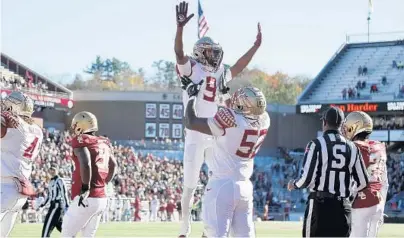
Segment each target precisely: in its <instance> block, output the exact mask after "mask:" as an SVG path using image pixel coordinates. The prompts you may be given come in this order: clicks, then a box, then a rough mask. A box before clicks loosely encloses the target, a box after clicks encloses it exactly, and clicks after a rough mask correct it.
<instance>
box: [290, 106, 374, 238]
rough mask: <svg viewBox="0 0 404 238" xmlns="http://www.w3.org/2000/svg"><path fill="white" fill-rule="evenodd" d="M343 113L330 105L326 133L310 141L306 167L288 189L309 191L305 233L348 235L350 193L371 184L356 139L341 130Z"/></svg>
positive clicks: (330, 235)
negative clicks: (345, 135) (351, 139)
mask: <svg viewBox="0 0 404 238" xmlns="http://www.w3.org/2000/svg"><path fill="white" fill-rule="evenodd" d="M343 120H344V113H343V112H342V111H341V110H340V109H339V108H337V107H331V108H329V109H328V110H327V111H325V113H324V114H323V116H322V117H321V121H322V124H323V132H324V133H323V135H322V136H320V137H318V138H317V139H314V140H312V141H310V142H309V144H308V145H307V147H306V152H305V155H304V161H303V168H302V172H301V175H300V177H299V178H298V179H297V180H291V181H289V183H288V189H289V191H291V190H293V189H301V188H307V189H308V190H309V191H310V195H309V198H308V206H307V208H306V212H305V214H304V223H303V237H349V235H350V233H351V202H350V201H349V197H350V196H351V195H352V194H353V193H354V191H353V190H354V186H353V184H354V182H355V183H356V187H357V188H356V191H360V190H362V189H364V188H365V187H366V186H367V184H368V175H367V172H366V167H365V165H364V162H363V159H362V155H361V153H360V151H359V149H358V148H357V147H356V146H355V145H354V143H353V142H351V141H348V140H347V139H345V138H344V137H343V136H342V135H341V133H340V127H341V124H342V122H343Z"/></svg>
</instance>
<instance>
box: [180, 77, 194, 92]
mask: <svg viewBox="0 0 404 238" xmlns="http://www.w3.org/2000/svg"><path fill="white" fill-rule="evenodd" d="M180 78H181V88H182V89H183V90H187V87H188V85H190V84H191V83H192V80H191V79H190V78H189V77H187V76H181V77H180Z"/></svg>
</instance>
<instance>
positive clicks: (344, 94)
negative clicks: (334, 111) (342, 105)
mask: <svg viewBox="0 0 404 238" xmlns="http://www.w3.org/2000/svg"><path fill="white" fill-rule="evenodd" d="M341 93H342V99H344V100H345V99H346V88H344V89H342V92H341Z"/></svg>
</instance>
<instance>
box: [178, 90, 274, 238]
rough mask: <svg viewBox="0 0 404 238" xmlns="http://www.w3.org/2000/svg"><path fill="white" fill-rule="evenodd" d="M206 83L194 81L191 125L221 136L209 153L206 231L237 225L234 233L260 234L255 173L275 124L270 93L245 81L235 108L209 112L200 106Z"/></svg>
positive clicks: (216, 233)
mask: <svg viewBox="0 0 404 238" xmlns="http://www.w3.org/2000/svg"><path fill="white" fill-rule="evenodd" d="M200 86H201V84H198V85H195V84H194V85H190V86H189V87H188V90H187V91H188V94H189V95H190V96H191V98H190V100H189V102H188V105H187V107H186V113H185V127H186V128H187V129H188V130H192V131H198V132H200V133H203V134H206V135H210V136H214V137H215V139H214V143H213V151H212V152H213V153H212V155H211V157H207V158H206V163H207V165H208V168H209V175H210V177H209V182H208V184H207V185H206V189H205V193H204V197H203V200H202V220H203V223H204V234H205V235H206V236H207V237H228V236H229V232H230V231H231V232H232V236H233V237H255V231H254V222H253V185H252V183H251V181H250V177H251V175H252V173H253V167H254V161H253V159H254V157H255V155H256V154H257V152H258V150H259V148H260V146H261V145H262V143H263V141H264V139H265V136H266V134H267V131H268V128H269V126H270V119H269V116H268V113H267V112H266V100H265V97H264V95H263V93H262V92H261V91H260V90H259V89H257V88H254V87H243V88H241V89H239V90H238V91H236V92H235V93H234V94H233V95H232V97H231V99H230V105H229V108H226V107H219V109H218V111H217V113H216V114H215V115H214V116H212V117H208V118H203V117H200V116H199V114H198V111H197V109H196V95H197V94H198V91H199V88H200ZM197 115H198V116H197Z"/></svg>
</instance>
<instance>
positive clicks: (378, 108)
mask: <svg viewBox="0 0 404 238" xmlns="http://www.w3.org/2000/svg"><path fill="white" fill-rule="evenodd" d="M331 106H334V107H338V108H340V109H341V110H342V111H343V112H345V113H350V112H353V111H364V112H367V113H373V112H398V113H399V112H402V113H404V101H403V102H379V103H368V102H366V103H334V104H301V105H297V108H296V113H300V114H311V113H313V114H314V113H320V112H322V111H323V110H325V109H327V108H328V107H331Z"/></svg>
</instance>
